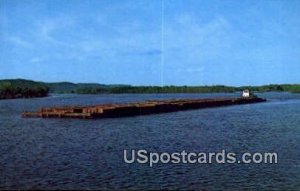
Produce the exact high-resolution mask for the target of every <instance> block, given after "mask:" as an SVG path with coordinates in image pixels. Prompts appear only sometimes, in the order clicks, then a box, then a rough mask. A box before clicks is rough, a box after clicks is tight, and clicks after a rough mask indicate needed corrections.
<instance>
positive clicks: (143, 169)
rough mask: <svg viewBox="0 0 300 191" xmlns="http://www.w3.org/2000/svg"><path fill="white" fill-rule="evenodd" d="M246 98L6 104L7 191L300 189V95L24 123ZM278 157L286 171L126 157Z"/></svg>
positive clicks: (2, 159)
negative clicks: (49, 111) (66, 113)
mask: <svg viewBox="0 0 300 191" xmlns="http://www.w3.org/2000/svg"><path fill="white" fill-rule="evenodd" d="M236 96H239V94H118V95H52V96H50V97H47V98H34V99H15V100H0V140H1V142H0V172H1V174H0V189H34V188H37V189H50V188H51V189H71V188H75V189H121V188H123V189H125V188H128V189H166V188H167V189H200V188H202V189H208V190H211V189H234V190H241V189H254V188H256V189H275V188H279V189H281V190H286V189H290V190H299V189H300V181H299V180H300V95H299V94H289V93H264V94H259V96H261V97H265V98H267V99H268V102H265V103H258V104H251V105H236V106H228V107H220V108H208V109H198V110H189V111H179V112H174V113H165V114H157V115H148V116H137V117H127V118H119V119H101V120H80V119H38V118H37V119H35V118H28V119H24V118H21V115H20V114H21V112H22V111H24V110H37V109H38V108H40V107H45V106H60V105H87V104H91V105H92V104H99V103H112V102H114V103H123V102H134V101H141V100H149V99H169V98H210V97H236ZM124 149H127V150H131V149H146V150H148V151H152V152H181V151H182V150H186V151H188V152H219V151H221V150H222V149H225V150H226V151H231V152H236V153H242V152H277V153H278V162H279V163H278V164H157V165H154V167H152V168H150V167H148V166H147V165H146V164H136V163H134V164H125V163H124V162H123V150H124Z"/></svg>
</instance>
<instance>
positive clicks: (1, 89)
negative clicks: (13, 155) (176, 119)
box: [0, 79, 300, 99]
mask: <svg viewBox="0 0 300 191" xmlns="http://www.w3.org/2000/svg"><path fill="white" fill-rule="evenodd" d="M244 89H249V90H251V91H253V92H290V93H300V84H270V85H262V86H240V87H234V86H224V85H213V86H164V87H160V86H131V85H105V84H97V83H71V82H57V83H47V82H37V81H32V80H25V79H7V80H0V99H16V98H35V97H47V96H48V94H49V93H55V94H124V93H129V94H135V93H138V94H150V93H154V94H155V93H156V94H160V93H234V92H241V91H242V90H244Z"/></svg>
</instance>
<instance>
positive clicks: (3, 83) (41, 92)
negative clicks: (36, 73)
mask: <svg viewBox="0 0 300 191" xmlns="http://www.w3.org/2000/svg"><path fill="white" fill-rule="evenodd" d="M48 91H49V88H48V87H47V86H46V85H44V84H43V83H40V82H35V81H31V80H23V79H12V80H0V99H14V98H32V97H45V96H47V95H48Z"/></svg>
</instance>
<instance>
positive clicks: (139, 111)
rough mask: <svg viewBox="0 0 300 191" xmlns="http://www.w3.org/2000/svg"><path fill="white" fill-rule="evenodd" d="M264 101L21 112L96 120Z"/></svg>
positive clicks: (183, 102) (181, 101)
mask: <svg viewBox="0 0 300 191" xmlns="http://www.w3.org/2000/svg"><path fill="white" fill-rule="evenodd" d="M264 101H266V99H263V98H257V97H249V98H233V99H228V98H227V99H174V100H153V101H145V102H137V103H127V104H102V105H94V106H65V107H52V108H41V109H40V110H39V111H37V112H27V111H26V112H23V113H22V116H23V117H42V118H80V119H97V118H112V117H126V116H136V115H148V114H157V113H167V112H174V111H182V110H191V109H201V108H210V107H220V106H229V105H239V104H251V103H258V102H264Z"/></svg>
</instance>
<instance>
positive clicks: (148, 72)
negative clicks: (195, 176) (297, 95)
mask: <svg viewBox="0 0 300 191" xmlns="http://www.w3.org/2000/svg"><path fill="white" fill-rule="evenodd" d="M163 1H164V3H163V4H164V17H162V15H163V11H162V10H163V9H162V0H127V1H124V0H118V1H117V0H78V1H76V0H43V1H42V0H34V1H29V0H0V78H1V79H3V78H26V79H33V80H40V81H72V82H98V83H105V84H133V85H160V84H161V83H162V81H161V80H162V78H161V77H162V74H163V83H164V84H165V85H211V84H225V85H259V84H269V83H300V74H299V71H300V0H249V1H246V0H205V1H204V0H163ZM162 18H164V19H163V25H162ZM162 26H163V28H162ZM162 34H163V35H162ZM162 42H163V44H162ZM162 48H163V49H162ZM162 58H163V60H164V64H162V62H161V61H162ZM162 69H163V72H162V71H161V70H162Z"/></svg>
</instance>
